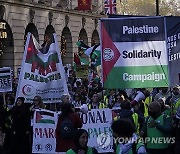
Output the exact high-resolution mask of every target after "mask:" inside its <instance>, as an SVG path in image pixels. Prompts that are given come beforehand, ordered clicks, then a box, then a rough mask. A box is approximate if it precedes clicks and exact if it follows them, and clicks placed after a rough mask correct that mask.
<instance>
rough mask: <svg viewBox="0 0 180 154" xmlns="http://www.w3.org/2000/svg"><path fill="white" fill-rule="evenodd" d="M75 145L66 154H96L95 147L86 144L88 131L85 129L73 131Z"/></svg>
mask: <svg viewBox="0 0 180 154" xmlns="http://www.w3.org/2000/svg"><path fill="white" fill-rule="evenodd" d="M74 143H75V147H74V148H72V149H69V150H68V151H67V152H66V154H98V152H97V150H96V149H95V148H92V147H89V146H87V143H88V132H87V131H86V130H85V129H78V130H77V131H76V132H75V133H74Z"/></svg>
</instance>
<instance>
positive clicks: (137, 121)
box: [114, 99, 144, 134]
mask: <svg viewBox="0 0 180 154" xmlns="http://www.w3.org/2000/svg"><path fill="white" fill-rule="evenodd" d="M120 107H121V111H120V113H119V114H118V116H117V117H115V118H114V120H117V119H126V120H128V121H129V122H131V123H132V124H133V125H134V126H135V130H136V131H135V132H136V133H137V134H139V129H140V126H142V125H143V123H144V119H143V117H140V116H139V115H138V114H137V113H135V112H133V111H132V110H131V104H130V101H129V100H128V99H125V100H124V101H122V102H121V105H120Z"/></svg>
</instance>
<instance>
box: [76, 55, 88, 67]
mask: <svg viewBox="0 0 180 154" xmlns="http://www.w3.org/2000/svg"><path fill="white" fill-rule="evenodd" d="M74 62H75V63H76V65H88V64H89V62H88V61H87V60H86V59H85V58H81V57H80V56H79V55H78V53H74Z"/></svg>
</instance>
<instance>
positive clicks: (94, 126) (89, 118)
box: [81, 109, 113, 153]
mask: <svg viewBox="0 0 180 154" xmlns="http://www.w3.org/2000/svg"><path fill="white" fill-rule="evenodd" d="M81 119H82V121H83V128H84V129H86V130H87V132H88V134H89V139H88V146H90V147H94V148H96V149H97V150H98V152H99V153H105V152H113V149H112V148H113V138H112V131H111V123H112V111H111V110H110V109H93V110H91V111H89V112H88V113H87V114H81Z"/></svg>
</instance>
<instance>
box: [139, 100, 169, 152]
mask: <svg viewBox="0 0 180 154" xmlns="http://www.w3.org/2000/svg"><path fill="white" fill-rule="evenodd" d="M171 129H172V120H171V118H170V116H168V115H167V114H162V113H161V106H160V104H159V103H158V102H152V103H151V104H150V105H149V117H147V119H146V121H145V123H144V125H143V128H142V131H141V132H140V136H141V137H142V136H143V137H145V138H147V140H146V147H147V152H148V153H149V154H161V153H162V154H169V143H168V142H164V141H165V140H167V139H169V136H170V133H171Z"/></svg>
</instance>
